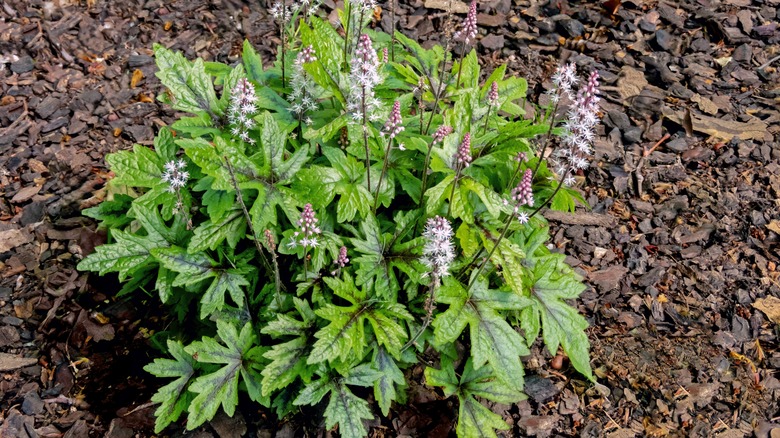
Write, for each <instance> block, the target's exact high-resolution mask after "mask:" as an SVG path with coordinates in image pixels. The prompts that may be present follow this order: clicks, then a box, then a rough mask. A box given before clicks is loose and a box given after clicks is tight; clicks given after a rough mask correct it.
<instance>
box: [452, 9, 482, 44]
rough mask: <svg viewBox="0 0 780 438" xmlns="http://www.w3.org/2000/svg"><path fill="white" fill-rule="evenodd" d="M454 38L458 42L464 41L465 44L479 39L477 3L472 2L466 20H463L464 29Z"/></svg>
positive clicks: (456, 33)
mask: <svg viewBox="0 0 780 438" xmlns="http://www.w3.org/2000/svg"><path fill="white" fill-rule="evenodd" d="M453 37H454V38H455V39H456V40H458V39H462V40H463V43H464V44H468V43H469V42H470V41H471V40H473V39H474V38H476V37H477V2H476V0H475V1H472V2H471V5H470V6H469V13H468V14H466V19H465V20H463V27H462V28H461V29H460V30H459V31H457V32H455V35H453Z"/></svg>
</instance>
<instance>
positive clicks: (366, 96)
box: [347, 34, 382, 122]
mask: <svg viewBox="0 0 780 438" xmlns="http://www.w3.org/2000/svg"><path fill="white" fill-rule="evenodd" d="M381 81H382V78H381V76H380V75H379V58H378V57H377V54H376V51H375V50H374V45H373V43H372V42H371V38H370V37H369V36H368V35H366V34H362V35H360V37H359V38H358V44H357V47H356V48H355V54H354V55H353V57H352V61H351V68H350V85H349V94H348V98H347V111H348V112H349V113H351V114H352V119H353V120H355V121H356V122H362V121H363V120H364V119H366V120H371V121H375V120H376V118H377V117H378V114H376V110H377V109H378V108H379V106H380V102H379V99H377V98H376V97H375V96H374V88H375V87H376V86H377V85H379V83H380V82H381Z"/></svg>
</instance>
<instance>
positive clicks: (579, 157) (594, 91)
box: [558, 71, 599, 184]
mask: <svg viewBox="0 0 780 438" xmlns="http://www.w3.org/2000/svg"><path fill="white" fill-rule="evenodd" d="M598 86H599V74H598V72H596V71H594V72H593V73H591V74H590V77H589V78H588V82H587V84H585V85H584V86H583V87H582V88H580V90H579V91H578V92H577V98H576V99H575V101H574V103H573V104H572V106H571V108H570V109H569V113H568V117H569V120H568V121H567V122H566V123H565V124H564V129H565V130H566V133H565V134H564V135H563V138H562V142H563V146H564V147H563V148H561V149H560V150H559V151H558V158H559V160H560V161H561V162H563V163H559V171H558V174H560V175H563V174H566V173H567V172H566V169H569V170H570V171H576V170H580V169H585V168H587V167H588V159H587V156H588V155H590V154H591V153H592V151H593V147H592V145H593V140H594V139H595V138H596V133H595V132H594V128H595V127H596V124H597V123H598V121H599V117H598V111H599V106H598V102H599V97H598V94H599V91H598ZM561 169H562V170H561ZM564 182H565V183H566V184H571V183H573V182H574V178H573V177H572V176H571V175H566V177H565V179H564Z"/></svg>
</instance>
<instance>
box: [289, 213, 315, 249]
mask: <svg viewBox="0 0 780 438" xmlns="http://www.w3.org/2000/svg"><path fill="white" fill-rule="evenodd" d="M318 221H319V219H317V218H316V217H315V213H314V209H313V208H312V207H311V204H306V205H304V206H303V211H302V212H301V219H300V220H298V224H297V225H298V228H299V230H298V231H296V232H295V233H293V236H292V239H291V240H290V247H295V246H297V245H298V244H300V245H301V246H303V247H304V248H308V247H312V248H316V247H317V246H318V245H319V241H318V240H317V235H318V234H320V232H321V230H320V227H318V226H317V222H318ZM298 237H300V239H301V240H300V241H297V240H296V239H298Z"/></svg>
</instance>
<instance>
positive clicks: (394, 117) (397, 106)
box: [382, 100, 404, 138]
mask: <svg viewBox="0 0 780 438" xmlns="http://www.w3.org/2000/svg"><path fill="white" fill-rule="evenodd" d="M403 130H404V126H403V120H402V119H401V102H399V101H397V100H396V101H395V103H393V110H392V111H390V117H389V118H388V119H387V122H385V127H384V129H382V132H384V133H385V134H388V135H389V136H390V138H395V136H396V135H398V134H400V133H401V131H403Z"/></svg>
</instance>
